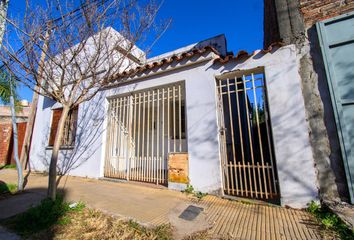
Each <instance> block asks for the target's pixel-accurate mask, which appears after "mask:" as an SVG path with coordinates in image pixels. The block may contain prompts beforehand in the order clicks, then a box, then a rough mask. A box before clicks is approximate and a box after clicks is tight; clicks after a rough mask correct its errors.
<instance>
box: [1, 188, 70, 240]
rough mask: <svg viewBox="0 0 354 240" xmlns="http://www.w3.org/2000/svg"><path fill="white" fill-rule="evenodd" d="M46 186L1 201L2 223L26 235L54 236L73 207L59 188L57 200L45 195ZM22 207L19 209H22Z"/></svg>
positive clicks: (20, 234)
mask: <svg viewBox="0 0 354 240" xmlns="http://www.w3.org/2000/svg"><path fill="white" fill-rule="evenodd" d="M46 192H47V189H46V188H28V189H26V190H25V191H23V192H21V193H17V194H14V195H11V196H9V197H7V198H6V199H3V200H0V208H1V209H2V210H4V211H1V213H0V225H2V226H4V227H6V228H7V229H8V230H10V231H12V232H14V233H16V234H18V235H19V236H21V237H23V238H25V239H26V238H33V239H38V238H37V237H36V236H37V235H38V234H40V239H54V237H55V228H54V227H53V226H55V225H56V224H60V223H61V222H63V221H65V219H64V220H63V218H64V216H65V214H66V213H67V212H68V211H70V210H71V208H70V204H69V203H67V202H65V195H66V191H65V190H64V189H59V190H58V196H57V198H56V200H55V201H52V200H50V199H48V198H46ZM19 208H20V209H19Z"/></svg>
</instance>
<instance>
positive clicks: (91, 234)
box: [31, 208, 172, 240]
mask: <svg viewBox="0 0 354 240" xmlns="http://www.w3.org/2000/svg"><path fill="white" fill-rule="evenodd" d="M31 239H57V240H59V239H82V240H85V239H102V240H104V239H122V240H123V239H137V240H139V239H166V240H168V239H172V229H171V227H170V226H168V225H163V226H159V227H156V228H146V227H143V226H141V225H139V224H138V223H136V222H133V221H124V220H122V219H117V218H114V217H111V216H107V215H105V214H103V213H102V212H100V211H97V210H91V209H87V208H85V209H83V210H82V211H80V212H69V213H67V214H66V215H64V216H63V217H62V218H61V219H60V221H59V223H58V224H56V225H54V226H52V227H51V228H50V229H48V230H45V231H42V232H40V233H37V234H35V235H32V236H31Z"/></svg>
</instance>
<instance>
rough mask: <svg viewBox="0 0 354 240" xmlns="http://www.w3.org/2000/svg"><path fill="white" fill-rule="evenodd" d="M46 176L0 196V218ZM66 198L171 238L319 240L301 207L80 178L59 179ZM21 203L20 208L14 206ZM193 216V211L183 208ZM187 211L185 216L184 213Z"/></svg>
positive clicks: (9, 174)
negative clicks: (168, 231)
mask: <svg viewBox="0 0 354 240" xmlns="http://www.w3.org/2000/svg"><path fill="white" fill-rule="evenodd" d="M0 180H2V181H4V182H7V183H15V182H16V172H15V171H14V170H1V171H0ZM47 180H48V179H47V177H46V176H42V175H38V174H32V175H31V176H30V179H29V183H28V185H27V187H26V192H25V193H23V194H19V195H16V196H13V197H10V198H7V199H3V200H0V209H1V210H0V219H4V218H7V217H10V216H12V215H15V214H17V213H19V212H21V211H23V210H24V209H25V208H28V207H29V206H30V205H32V204H37V203H38V202H39V201H40V199H42V198H44V197H45V192H46V186H47ZM60 187H61V188H64V190H63V194H64V196H65V199H66V200H68V201H80V200H81V201H83V202H85V203H86V204H87V205H88V206H89V207H91V208H95V209H99V210H101V211H103V212H106V213H108V214H111V215H115V216H119V217H123V218H129V219H134V220H136V221H138V222H140V223H142V224H145V225H159V224H167V223H170V224H172V226H173V227H174V229H175V232H176V238H181V237H183V235H189V234H191V233H193V232H196V231H201V230H205V229H208V231H209V233H210V236H212V237H213V238H214V237H227V238H233V239H323V236H322V235H321V234H322V233H321V231H320V230H319V226H318V225H317V224H316V222H315V221H314V219H313V217H312V216H311V215H310V214H308V213H307V212H305V211H300V210H293V209H285V208H281V207H274V206H265V205H256V204H245V203H241V202H237V201H230V200H225V199H221V198H218V197H215V196H207V197H205V198H203V199H202V200H201V201H199V200H198V199H196V198H194V197H189V196H186V195H185V194H183V193H180V192H177V191H170V190H167V189H165V188H157V187H156V186H154V185H144V184H136V183H122V182H109V181H102V180H94V179H86V178H79V177H65V178H63V179H62V181H61V185H60ZM190 205H192V206H195V207H199V209H201V210H202V212H201V213H200V214H199V215H198V216H196V217H195V219H193V220H192V221H189V220H184V219H181V218H180V217H179V216H180V215H181V213H182V212H183V211H184V210H185V209H186V208H187V207H188V206H190ZM19 206H21V208H19ZM187 213H188V214H189V216H192V217H193V214H194V213H193V212H187ZM188 214H187V215H188Z"/></svg>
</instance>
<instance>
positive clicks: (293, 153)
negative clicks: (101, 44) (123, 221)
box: [30, 35, 318, 207]
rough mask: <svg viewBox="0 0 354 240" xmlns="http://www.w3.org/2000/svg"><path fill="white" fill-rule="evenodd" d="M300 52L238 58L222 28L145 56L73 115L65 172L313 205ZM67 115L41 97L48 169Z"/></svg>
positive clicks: (35, 160)
mask: <svg viewBox="0 0 354 240" xmlns="http://www.w3.org/2000/svg"><path fill="white" fill-rule="evenodd" d="M295 49H296V48H295V46H294V45H288V46H285V47H281V45H279V44H272V45H270V46H269V47H267V49H266V50H258V51H255V52H253V53H252V54H248V53H247V52H245V51H240V52H239V53H238V54H236V55H233V54H232V53H230V52H228V50H227V46H226V39H225V37H224V35H220V36H216V37H214V38H211V39H207V40H205V41H202V42H199V43H196V44H192V45H189V46H187V47H184V48H181V49H177V50H175V51H173V52H170V53H166V54H163V55H161V56H157V57H154V58H152V59H146V60H145V59H143V62H142V64H141V65H140V66H137V67H135V68H133V69H130V71H128V72H123V73H122V74H121V75H119V76H117V77H116V81H114V82H112V83H111V84H110V85H109V86H107V87H105V88H104V89H102V90H101V91H100V92H99V94H97V95H96V96H95V97H94V98H93V99H91V100H90V101H89V102H85V103H83V104H81V105H80V106H79V107H78V109H75V110H74V111H72V112H71V114H70V117H69V119H68V120H67V123H66V127H65V129H66V130H65V134H64V135H65V137H64V140H63V144H62V147H61V150H60V158H59V162H58V168H59V173H60V174H70V175H75V176H84V177H91V178H103V177H104V178H114V179H122V180H129V181H141V182H149V183H152V184H162V185H165V186H168V188H171V189H179V190H180V189H183V188H185V187H186V184H187V183H188V184H191V185H192V186H193V187H194V189H195V190H197V191H202V192H208V193H211V194H221V195H227V196H239V197H247V198H253V199H261V200H264V201H269V202H275V203H279V204H281V205H288V206H293V207H305V206H306V204H307V203H308V202H310V201H311V200H316V199H317V197H318V189H317V186H316V174H315V168H314V164H313V162H314V160H313V155H312V151H311V147H310V146H311V145H310V138H309V135H308V123H307V121H306V115H305V114H306V112H305V104H304V100H303V96H302V91H301V77H300V75H299V67H300V65H299V61H298V59H299V58H298V55H297V53H296V51H295ZM138 52H139V51H138ZM130 57H134V56H130ZM60 114H61V106H60V104H58V103H55V102H54V101H53V100H50V99H48V98H45V97H42V96H41V97H40V98H39V101H38V106H37V113H36V120H35V125H34V131H33V138H32V139H33V141H32V144H31V151H30V165H31V168H32V169H33V170H37V171H47V170H48V166H49V161H50V156H51V152H52V147H51V146H52V145H53V139H54V138H55V133H56V129H57V124H58V119H59V118H60Z"/></svg>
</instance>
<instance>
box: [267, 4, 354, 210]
mask: <svg viewBox="0 0 354 240" xmlns="http://www.w3.org/2000/svg"><path fill="white" fill-rule="evenodd" d="M264 6H265V14H264V45H265V46H268V44H269V43H271V42H274V41H282V42H283V43H285V44H289V45H291V44H295V46H296V54H297V55H298V60H299V64H300V68H299V73H300V75H301V88H302V95H303V99H304V102H305V106H306V119H307V121H308V124H309V130H308V134H309V136H310V141H311V146H312V155H313V158H314V164H315V165H316V169H317V184H318V187H319V190H320V196H321V198H322V199H323V200H325V201H340V200H342V201H348V202H351V203H353V202H354V151H353V150H352V149H354V111H353V104H354V97H353V96H354V58H353V56H354V44H353V42H354V12H353V11H354V1H353V0H332V1H323V0H312V1H309V0H285V1H284V0H265V1H264Z"/></svg>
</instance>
